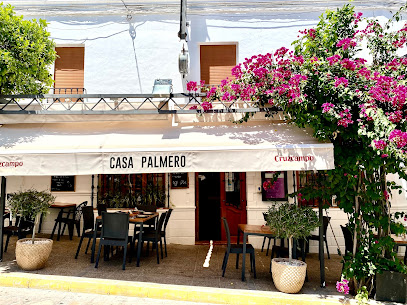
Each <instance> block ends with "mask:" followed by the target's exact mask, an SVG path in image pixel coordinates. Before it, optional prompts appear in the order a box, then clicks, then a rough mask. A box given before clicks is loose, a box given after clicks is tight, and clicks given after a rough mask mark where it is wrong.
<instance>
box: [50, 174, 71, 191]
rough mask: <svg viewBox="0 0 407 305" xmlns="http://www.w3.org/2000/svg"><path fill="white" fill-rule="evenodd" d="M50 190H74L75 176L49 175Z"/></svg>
mask: <svg viewBox="0 0 407 305" xmlns="http://www.w3.org/2000/svg"><path fill="white" fill-rule="evenodd" d="M51 192H75V176H51Z"/></svg>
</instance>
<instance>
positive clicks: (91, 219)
mask: <svg viewBox="0 0 407 305" xmlns="http://www.w3.org/2000/svg"><path fill="white" fill-rule="evenodd" d="M82 214H83V229H82V235H81V239H80V241H79V245H78V249H77V250H76V255H75V259H77V258H78V255H79V251H80V250H81V246H82V242H83V239H84V238H88V239H89V240H88V244H87V246H86V250H85V254H87V253H88V249H89V244H90V241H91V240H92V238H93V234H94V231H95V216H94V214H93V207H91V206H86V207H84V208H83V209H82ZM96 237H100V232H99V231H98V232H96Z"/></svg>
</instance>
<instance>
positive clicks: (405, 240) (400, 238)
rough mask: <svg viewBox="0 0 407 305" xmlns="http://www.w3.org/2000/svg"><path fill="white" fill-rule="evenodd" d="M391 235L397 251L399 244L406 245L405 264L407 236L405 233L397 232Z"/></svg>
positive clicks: (406, 258) (406, 259)
mask: <svg viewBox="0 0 407 305" xmlns="http://www.w3.org/2000/svg"><path fill="white" fill-rule="evenodd" d="M390 237H391V238H393V240H394V242H395V243H396V250H397V251H398V247H399V246H405V247H406V253H405V254H404V264H405V263H406V261H407V236H405V235H401V236H398V235H396V234H391V235H390Z"/></svg>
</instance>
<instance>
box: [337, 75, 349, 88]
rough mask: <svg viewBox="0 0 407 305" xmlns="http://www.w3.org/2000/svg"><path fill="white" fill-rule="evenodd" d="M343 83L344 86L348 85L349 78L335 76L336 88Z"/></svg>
mask: <svg viewBox="0 0 407 305" xmlns="http://www.w3.org/2000/svg"><path fill="white" fill-rule="evenodd" d="M341 85H343V86H344V87H347V86H348V80H347V79H346V78H345V77H337V76H335V84H334V86H335V88H337V87H339V86H341Z"/></svg>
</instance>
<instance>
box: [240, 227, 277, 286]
mask: <svg viewBox="0 0 407 305" xmlns="http://www.w3.org/2000/svg"><path fill="white" fill-rule="evenodd" d="M240 232H242V233H243V260H242V281H244V280H245V263H246V243H247V236H249V235H255V236H267V237H271V238H274V237H275V236H274V234H273V232H272V231H271V229H270V227H269V226H264V225H263V226H262V225H248V224H239V225H238V226H237V243H239V240H240ZM238 255H239V254H238Z"/></svg>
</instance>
